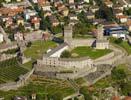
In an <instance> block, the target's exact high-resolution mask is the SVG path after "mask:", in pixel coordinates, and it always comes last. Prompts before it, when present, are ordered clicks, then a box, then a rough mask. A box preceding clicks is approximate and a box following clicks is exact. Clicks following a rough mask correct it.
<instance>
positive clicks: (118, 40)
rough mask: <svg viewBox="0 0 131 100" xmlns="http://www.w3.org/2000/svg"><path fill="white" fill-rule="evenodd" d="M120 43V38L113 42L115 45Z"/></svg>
mask: <svg viewBox="0 0 131 100" xmlns="http://www.w3.org/2000/svg"><path fill="white" fill-rule="evenodd" d="M122 42H123V40H122V38H119V39H116V40H115V43H116V44H120V43H122Z"/></svg>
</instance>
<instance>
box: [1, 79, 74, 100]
mask: <svg viewBox="0 0 131 100" xmlns="http://www.w3.org/2000/svg"><path fill="white" fill-rule="evenodd" d="M32 93H36V95H37V100H45V98H48V99H51V98H53V100H62V98H63V97H65V96H68V95H71V94H73V93H75V91H74V89H73V88H72V87H71V86H70V84H69V83H68V82H67V81H63V80H56V79H44V78H38V79H33V80H32V82H30V83H29V84H28V85H27V86H24V87H22V88H19V89H18V90H14V91H8V92H3V91H0V97H5V100H11V99H12V98H13V97H14V96H26V97H27V98H28V100H30V96H31V94H32Z"/></svg>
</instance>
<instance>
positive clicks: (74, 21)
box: [69, 20, 78, 26]
mask: <svg viewBox="0 0 131 100" xmlns="http://www.w3.org/2000/svg"><path fill="white" fill-rule="evenodd" d="M77 23H78V21H76V20H70V21H69V25H70V26H74V25H75V24H77Z"/></svg>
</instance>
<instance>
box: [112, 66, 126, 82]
mask: <svg viewBox="0 0 131 100" xmlns="http://www.w3.org/2000/svg"><path fill="white" fill-rule="evenodd" d="M126 76H127V75H126V73H125V71H124V69H117V68H114V69H113V70H112V78H113V79H115V80H118V81H121V80H122V81H123V80H124V79H125V78H126Z"/></svg>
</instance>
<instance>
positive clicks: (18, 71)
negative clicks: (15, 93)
mask: <svg viewBox="0 0 131 100" xmlns="http://www.w3.org/2000/svg"><path fill="white" fill-rule="evenodd" d="M27 71H28V70H27V69H24V68H23V67H20V66H19V64H18V62H17V58H13V59H9V60H6V61H3V62H0V83H6V82H9V81H15V80H17V79H18V77H19V76H20V75H22V74H25V73H27Z"/></svg>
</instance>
